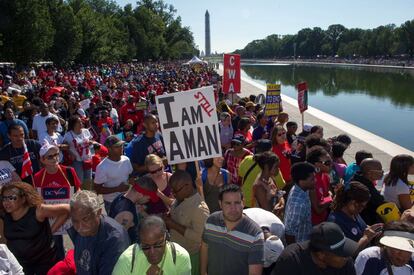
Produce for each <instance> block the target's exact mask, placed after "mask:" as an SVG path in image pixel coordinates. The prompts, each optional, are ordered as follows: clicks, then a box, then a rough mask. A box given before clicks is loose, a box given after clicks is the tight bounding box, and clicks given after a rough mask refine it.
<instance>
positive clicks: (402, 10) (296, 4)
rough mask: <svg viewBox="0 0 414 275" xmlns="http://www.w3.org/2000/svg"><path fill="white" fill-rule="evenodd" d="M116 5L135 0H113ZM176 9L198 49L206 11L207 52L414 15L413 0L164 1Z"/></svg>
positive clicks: (368, 25)
mask: <svg viewBox="0 0 414 275" xmlns="http://www.w3.org/2000/svg"><path fill="white" fill-rule="evenodd" d="M116 1H117V2H118V4H119V5H120V6H125V5H126V4H128V3H131V4H133V6H135V3H136V1H134V0H132V1H131V0H116ZM164 2H166V3H168V4H172V5H173V6H174V7H175V8H176V9H177V14H178V15H179V16H181V18H182V22H183V25H185V26H189V27H190V29H191V31H192V32H193V35H194V39H195V43H196V45H197V46H198V48H199V49H200V50H203V51H204V50H205V48H204V45H205V41H204V14H205V12H206V10H207V9H208V11H209V13H210V32H211V51H212V52H215V51H217V52H220V53H221V52H231V51H234V50H236V49H241V48H244V47H245V46H246V45H247V43H249V42H251V41H252V40H254V39H262V38H265V37H266V36H268V35H270V34H295V33H296V32H298V31H299V30H300V29H303V28H306V27H310V28H312V27H321V28H322V29H327V27H328V26H329V25H332V24H342V25H344V26H345V27H347V28H363V29H368V28H375V27H378V26H380V25H386V24H390V23H394V24H396V25H397V26H399V25H401V24H402V23H404V22H405V21H407V20H412V19H414V1H413V0H393V1H389V0H376V1H374V0H342V1H340V0H296V1H292V0H283V1H281V0H256V1H251V0H250V1H248V0H237V1H228V0H203V1H198V0H164Z"/></svg>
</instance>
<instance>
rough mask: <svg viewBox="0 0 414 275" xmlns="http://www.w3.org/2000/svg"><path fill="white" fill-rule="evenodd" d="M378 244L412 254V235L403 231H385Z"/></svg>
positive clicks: (413, 236) (413, 243)
mask: <svg viewBox="0 0 414 275" xmlns="http://www.w3.org/2000/svg"><path fill="white" fill-rule="evenodd" d="M380 244H382V245H385V246H388V247H392V248H395V249H399V250H403V251H407V252H411V253H414V234H413V233H410V232H405V231H397V230H385V231H384V236H383V237H382V238H381V239H380Z"/></svg>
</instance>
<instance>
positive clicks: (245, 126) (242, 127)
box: [234, 117, 253, 148]
mask: <svg viewBox="0 0 414 275" xmlns="http://www.w3.org/2000/svg"><path fill="white" fill-rule="evenodd" d="M250 127H251V124H250V119H249V118H247V117H242V118H241V119H240V121H239V124H238V125H237V131H236V132H235V133H234V135H235V136H236V135H242V136H243V137H244V139H245V141H244V142H245V148H250V147H252V146H251V143H252V141H253V136H252V132H251V131H250ZM249 145H250V146H249Z"/></svg>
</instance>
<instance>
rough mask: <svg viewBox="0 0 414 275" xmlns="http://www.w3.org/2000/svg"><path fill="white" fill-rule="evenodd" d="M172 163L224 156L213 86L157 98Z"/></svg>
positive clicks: (168, 153)
mask: <svg viewBox="0 0 414 275" xmlns="http://www.w3.org/2000/svg"><path fill="white" fill-rule="evenodd" d="M156 104H157V109H158V115H159V119H160V126H161V132H162V135H163V138H164V144H165V149H166V152H167V158H168V164H176V163H181V162H188V161H195V160H202V159H207V158H213V157H219V156H221V155H222V154H221V144H220V132H219V126H218V119H217V112H216V104H215V101H214V90H213V86H208V87H203V88H199V89H194V90H190V91H185V92H179V93H173V94H167V95H160V96H157V97H156Z"/></svg>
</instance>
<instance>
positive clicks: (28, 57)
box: [1, 0, 54, 65]
mask: <svg viewBox="0 0 414 275" xmlns="http://www.w3.org/2000/svg"><path fill="white" fill-rule="evenodd" d="M5 2H6V3H5ZM7 2H12V3H9V4H8V3H7ZM1 7H5V8H6V12H7V13H8V14H7V15H6V18H7V19H6V22H7V23H6V26H5V27H4V29H3V30H2V34H3V35H4V41H5V44H4V48H3V50H4V53H5V57H6V58H9V59H10V60H13V61H15V62H16V63H17V64H19V65H24V64H28V63H29V62H32V61H38V60H42V59H45V58H47V56H46V53H47V51H48V49H49V48H50V47H51V46H52V44H53V36H54V29H53V26H52V22H51V19H50V14H49V8H48V5H47V1H46V0H15V1H2V3H1Z"/></svg>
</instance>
